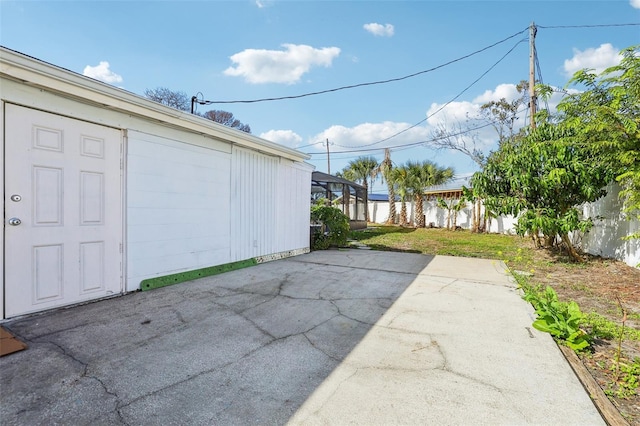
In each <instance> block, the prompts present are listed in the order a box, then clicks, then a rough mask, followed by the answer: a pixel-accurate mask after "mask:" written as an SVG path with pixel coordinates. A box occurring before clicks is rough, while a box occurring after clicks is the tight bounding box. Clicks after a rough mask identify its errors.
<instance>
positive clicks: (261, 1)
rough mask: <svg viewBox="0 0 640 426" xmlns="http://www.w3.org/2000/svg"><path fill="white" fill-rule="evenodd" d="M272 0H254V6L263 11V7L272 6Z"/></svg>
mask: <svg viewBox="0 0 640 426" xmlns="http://www.w3.org/2000/svg"><path fill="white" fill-rule="evenodd" d="M273 3H274V2H273V0H255V4H256V6H257V7H258V9H264V8H265V7H271V6H273Z"/></svg>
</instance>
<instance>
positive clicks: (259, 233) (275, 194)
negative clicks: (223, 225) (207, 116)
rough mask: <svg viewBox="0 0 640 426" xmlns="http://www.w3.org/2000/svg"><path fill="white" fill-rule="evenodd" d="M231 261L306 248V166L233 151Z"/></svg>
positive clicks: (308, 180)
mask: <svg viewBox="0 0 640 426" xmlns="http://www.w3.org/2000/svg"><path fill="white" fill-rule="evenodd" d="M232 156H233V160H232V170H231V261H232V262H234V261H238V260H245V259H250V258H254V257H258V256H265V255H270V254H276V253H281V252H284V251H289V250H295V249H304V248H308V247H309V208H310V194H311V171H312V168H311V167H310V166H307V165H304V164H302V163H294V162H292V161H289V160H286V159H281V158H276V157H272V156H269V155H265V154H261V153H259V152H255V151H250V150H246V149H242V148H237V147H234V149H233V153H232Z"/></svg>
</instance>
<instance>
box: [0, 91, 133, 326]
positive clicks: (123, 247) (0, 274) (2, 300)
mask: <svg viewBox="0 0 640 426" xmlns="http://www.w3.org/2000/svg"><path fill="white" fill-rule="evenodd" d="M9 104H10V105H14V106H17V107H22V108H27V109H30V110H35V111H39V112H43V113H47V114H53V115H57V116H60V117H64V118H68V119H72V120H77V121H82V122H85V123H89V124H93V125H97V126H102V127H107V128H110V129H113V130H117V131H119V132H120V149H119V151H120V159H119V160H120V175H119V178H120V183H119V185H118V189H119V191H120V197H119V198H120V213H119V214H120V223H121V229H120V237H119V239H120V241H121V243H120V249H119V253H118V254H119V259H120V271H119V274H120V290H119V292H118V293H117V294H115V295H111V296H103V297H99V298H96V299H91V300H86V301H82V302H78V303H73V304H69V305H64V306H61V307H54V308H47V309H43V310H42V311H38V312H33V313H28V314H25V315H33V314H35V313H39V312H44V311H48V310H54V309H60V308H68V307H70V306H75V305H82V304H85V303H90V302H93V301H96V300H100V299H107V298H111V297H117V296H121V295H123V294H124V293H125V292H126V277H127V275H126V270H127V265H126V259H127V256H126V254H127V253H126V252H127V235H126V230H127V223H126V221H127V217H126V211H127V206H126V201H127V197H126V188H127V187H126V175H127V174H126V170H127V167H126V166H127V161H126V160H127V142H128V137H127V129H123V128H121V127H116V126H109V125H107V124H105V123H101V122H98V121H91V120H86V119H82V118H78V117H74V116H70V115H68V114H63V113H60V112H55V111H52V110H47V109H41V108H34V107H33V106H31V105H26V104H22V103H19V102H11V101H10V100H7V99H0V135H1V138H2V146H1V147H0V148H1V149H0V188H2V192H3V197H2V205H3V223H2V244H0V286H1V288H0V322H1V321H3V320H5V319H7V318H6V306H5V304H6V297H5V292H6V286H7V285H8V283H7V281H6V278H5V267H4V264H5V253H6V236H5V227H6V226H7V220H8V218H7V216H6V212H5V211H6V206H5V197H4V192H5V185H6V179H5V173H6V168H5V161H6V154H5V149H6V143H7V142H6V106H7V105H9ZM12 318H16V317H12Z"/></svg>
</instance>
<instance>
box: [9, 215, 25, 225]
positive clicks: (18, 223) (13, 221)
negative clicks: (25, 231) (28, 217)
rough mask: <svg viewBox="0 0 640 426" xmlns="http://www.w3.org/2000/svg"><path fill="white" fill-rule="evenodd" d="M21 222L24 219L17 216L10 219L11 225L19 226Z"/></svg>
mask: <svg viewBox="0 0 640 426" xmlns="http://www.w3.org/2000/svg"><path fill="white" fill-rule="evenodd" d="M21 223H22V221H21V220H20V219H18V218H17V217H12V218H11V219H9V225H13V226H18V225H20V224H21Z"/></svg>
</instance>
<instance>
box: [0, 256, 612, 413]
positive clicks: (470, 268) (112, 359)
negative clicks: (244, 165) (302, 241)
mask: <svg viewBox="0 0 640 426" xmlns="http://www.w3.org/2000/svg"><path fill="white" fill-rule="evenodd" d="M532 320H533V310H532V308H531V307H530V306H529V305H528V304H527V303H526V302H524V301H523V300H522V299H521V297H520V294H519V292H518V290H517V289H516V287H515V285H514V283H513V282H512V281H511V279H510V277H509V275H508V274H507V273H506V270H505V267H504V265H503V264H502V263H501V262H496V261H490V260H483V259H466V258H453V257H444V256H436V257H433V256H424V255H419V254H407V253H391V252H376V251H367V250H330V251H322V252H312V253H309V254H306V255H301V256H297V257H294V258H289V259H284V260H279V261H274V262H270V263H265V264H261V265H257V266H255V267H251V268H247V269H242V270H238V271H233V272H229V273H226V274H222V275H218V276H212V277H207V278H203V279H199V280H196V281H191V282H188V283H183V284H179V285H175V286H171V287H165V288H160V289H157V290H154V291H150V292H141V293H134V294H129V295H126V296H123V297H118V298H114V299H109V300H103V301H99V302H95V303H91V304H87V305H83V306H76V307H73V308H68V309H61V310H57V311H51V312H46V313H43V314H40V315H33V316H29V317H24V318H17V319H14V320H11V321H7V322H5V323H4V324H3V325H4V326H5V327H6V328H7V329H9V330H10V331H12V332H13V333H15V334H16V335H17V336H18V337H19V338H20V339H22V340H24V341H25V342H26V343H27V344H28V345H29V349H27V350H25V351H22V352H17V353H14V354H12V355H9V356H6V357H3V358H0V419H1V420H2V424H3V425H27V424H92V425H93V424H104V425H111V424H114V425H118V424H128V425H134V424H135V425H145V424H149V425H155V424H163V425H171V424H175V425H178V424H180V425H184V424H189V425H213V424H215V425H246V424H270V425H273V424H295V425H303V424H304V425H308V424H324V425H342V424H362V425H372V424H377V425H383V424H384V425H390V424H402V425H408V424H438V425H467V424H492V425H497V424H503V425H513V424H518V425H520V424H536V425H537V424H540V425H543V424H548V425H557V424H563V425H570V424H575V425H603V424H604V421H603V420H602V418H601V417H600V415H599V414H598V411H597V410H596V408H595V407H594V405H593V404H592V402H591V400H590V399H589V396H588V395H587V393H586V392H585V390H584V389H583V388H582V386H581V384H580V382H579V381H578V380H577V378H576V377H575V375H574V373H573V372H572V370H571V368H570V367H569V365H568V363H567V362H566V360H565V359H564V357H563V355H562V354H561V352H560V351H559V349H558V348H557V346H556V345H555V343H554V342H553V340H552V339H551V337H550V336H549V335H546V334H542V333H540V332H538V331H537V330H535V329H533V328H532V327H531V322H532Z"/></svg>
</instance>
